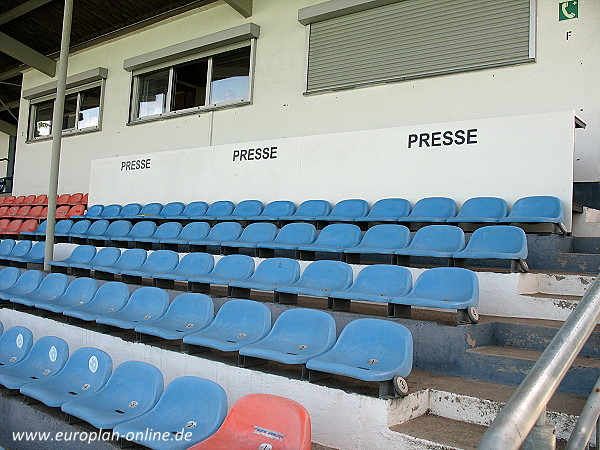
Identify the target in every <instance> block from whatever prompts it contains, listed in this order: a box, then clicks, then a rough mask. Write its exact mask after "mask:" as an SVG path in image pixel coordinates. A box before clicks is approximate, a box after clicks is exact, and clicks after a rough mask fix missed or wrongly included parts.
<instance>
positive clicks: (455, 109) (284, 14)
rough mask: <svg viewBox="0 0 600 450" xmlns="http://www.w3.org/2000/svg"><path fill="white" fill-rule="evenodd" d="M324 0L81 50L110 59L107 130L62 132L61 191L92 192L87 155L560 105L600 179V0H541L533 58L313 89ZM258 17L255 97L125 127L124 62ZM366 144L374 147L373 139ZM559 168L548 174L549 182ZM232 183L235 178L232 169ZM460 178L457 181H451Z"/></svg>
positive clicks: (36, 161) (28, 170)
mask: <svg viewBox="0 0 600 450" xmlns="http://www.w3.org/2000/svg"><path fill="white" fill-rule="evenodd" d="M316 3H320V0H287V1H278V2H274V1H271V0H255V1H254V10H253V15H252V17H251V18H250V19H244V18H243V17H242V16H240V15H239V14H238V13H236V12H235V11H234V10H233V9H232V8H230V7H229V6H227V5H225V4H224V3H222V2H218V3H216V4H215V5H212V6H210V7H206V8H201V9H199V10H197V11H194V12H191V13H187V14H183V15H181V16H178V17H177V18H175V19H171V20H168V21H165V22H163V23H160V24H158V25H154V26H151V27H148V28H146V29H144V30H142V31H138V32H136V33H133V34H130V35H128V36H126V37H123V38H120V39H115V40H112V41H110V42H107V43H103V44H100V45H98V46H96V47H93V48H90V49H87V50H84V51H81V52H78V53H76V54H74V55H73V56H72V57H71V59H70V63H69V74H70V75H72V74H76V73H80V72H83V71H86V70H89V69H92V68H94V67H98V66H99V65H101V66H103V67H106V68H107V69H108V70H109V75H108V79H107V80H106V95H105V100H104V117H103V124H102V131H100V132H96V133H89V134H83V135H78V136H70V137H68V138H66V139H65V140H64V143H63V151H62V168H61V177H60V182H59V192H78V191H79V192H81V191H83V192H86V191H88V181H89V170H90V161H91V160H92V159H95V158H106V157H111V156H123V155H132V154H139V153H151V152H158V151H166V150H179V149H186V148H200V147H204V146H207V145H209V144H211V143H212V144H214V145H220V144H228V143H235V142H257V143H259V142H263V141H265V140H271V139H281V138H286V137H297V136H307V135H315V134H321V133H335V132H345V131H360V130H373V129H382V128H389V127H397V126H398V125H402V126H408V125H415V124H423V123H436V122H448V121H468V120H473V119H479V118H485V117H499V116H510V115H514V114H533V113H547V112H553V111H563V110H574V111H576V112H577V114H578V115H580V116H581V118H582V119H583V120H585V121H586V122H587V124H588V127H587V129H585V130H578V131H577V132H576V136H577V146H576V150H575V158H574V171H575V180H577V181H597V180H599V179H600V151H599V150H600V66H599V65H598V64H597V61H598V60H599V59H600V47H599V46H598V45H597V42H599V41H600V27H598V26H597V24H598V23H599V22H600V3H599V2H595V1H587V2H581V4H580V17H579V18H578V19H574V20H567V21H562V22H559V21H558V13H557V4H556V2H554V1H551V0H538V1H537V18H536V25H537V39H536V54H537V56H536V62H535V63H529V64H521V65H516V66H510V67H503V68H495V69H486V70H478V71H473V72H469V73H462V74H452V75H444V76H437V77H431V78H424V79H419V80H411V81H405V82H398V83H390V84H386V85H379V86H373V87H365V88H361V89H353V90H347V91H340V92H335V93H326V94H321V95H312V96H305V95H303V92H304V90H305V68H306V49H307V28H306V27H305V26H302V25H301V24H300V23H298V21H297V11H298V9H299V8H302V7H305V6H310V5H313V4H316ZM249 20H251V21H252V22H254V23H257V24H258V25H260V26H261V35H260V38H259V39H258V42H257V46H256V70H255V77H254V98H253V103H252V104H251V105H249V106H244V107H239V108H232V109H227V110H221V111H216V112H214V113H213V112H210V113H204V114H200V115H190V116H184V117H180V118H176V119H169V120H164V121H160V122H152V123H146V124H140V125H135V126H127V125H126V123H127V119H128V111H129V92H130V85H131V78H130V74H129V73H128V72H126V71H124V70H123V68H122V65H123V61H124V60H125V59H127V58H131V57H134V56H137V55H139V54H142V53H145V52H149V51H153V50H157V49H160V48H163V47H166V46H169V45H173V44H177V43H180V42H183V41H186V40H189V39H193V38H196V37H200V36H204V35H207V34H210V33H214V32H217V31H220V30H223V29H227V28H231V27H233V26H237V25H241V24H244V23H247V22H248V21H249ZM568 31H570V32H571V34H570V38H569V39H568V40H567V39H566V37H567V32H568ZM557 67H559V68H560V70H557ZM49 81H51V80H50V78H48V77H47V76H45V75H43V74H41V73H39V72H36V71H33V70H31V71H28V72H26V73H25V75H24V82H23V86H24V88H25V89H29V88H32V87H36V86H39V85H41V84H44V83H47V82H49ZM28 111H29V104H28V102H27V101H25V100H23V101H22V102H21V108H20V118H19V119H20V120H19V129H20V130H21V131H20V133H19V139H18V150H17V161H16V168H15V170H16V181H15V193H17V194H28V193H31V192H44V191H45V190H46V189H47V185H48V166H49V164H48V162H49V159H50V142H48V141H44V142H36V143H31V144H27V143H26V142H25V141H26V136H25V130H27V124H28V117H27V115H28ZM521 139H522V136H521V135H520V134H512V135H509V136H507V140H506V146H505V149H502V150H500V151H499V153H498V156H499V157H500V156H502V153H503V152H504V151H508V149H510V147H511V146H513V145H515V144H516V143H518V142H519V141H520V140H521ZM362 151H363V152H364V153H365V154H367V155H368V154H373V155H375V154H376V153H373V152H374V148H373V146H366V147H363V148H362ZM547 156H548V157H552V156H551V155H550V154H548V155H547ZM493 160H494V158H492V160H488V161H489V162H490V163H492V164H488V165H484V166H478V167H477V171H478V174H480V176H488V178H489V189H490V193H492V194H493V193H495V191H496V190H497V189H498V190H501V189H502V186H503V185H504V184H505V182H504V180H501V179H497V178H495V176H494V175H495V173H496V169H497V167H495V166H494V165H493ZM440 163H445V159H444V158H441V159H440ZM360 164H362V162H361V163H360ZM544 164H545V158H543V159H540V160H539V161H538V163H537V164H535V165H531V169H532V170H537V168H538V167H539V166H543V165H544ZM565 169H568V170H570V166H569V167H566V168H565ZM201 173H203V172H201ZM553 176H554V174H553V173H547V174H545V176H544V177H540V180H541V179H543V178H552V177H553ZM225 180H227V181H226V182H227V183H232V182H233V181H232V180H231V179H229V178H228V177H226V178H225ZM360 180H362V181H360V183H362V184H365V185H376V184H377V179H375V180H373V179H369V180H366V181H365V180H364V179H362V178H361V179H360ZM246 181H248V180H246ZM252 181H253V182H254V181H256V180H252ZM198 182H199V183H202V182H203V181H202V180H201V179H198ZM292 182H293V179H292ZM337 182H338V183H339V184H340V185H344V184H355V183H356V182H354V181H351V180H343V179H338V180H337ZM154 183H155V184H157V185H159V186H160V187H161V188H162V189H163V190H164V191H168V190H169V189H170V187H171V184H172V183H173V180H172V179H168V178H167V177H164V178H160V177H159V178H157V179H156V180H155V182H154ZM234 183H235V182H234ZM452 184H453V181H452V180H449V182H448V186H451V185H452ZM360 188H362V186H360V187H359V189H360Z"/></svg>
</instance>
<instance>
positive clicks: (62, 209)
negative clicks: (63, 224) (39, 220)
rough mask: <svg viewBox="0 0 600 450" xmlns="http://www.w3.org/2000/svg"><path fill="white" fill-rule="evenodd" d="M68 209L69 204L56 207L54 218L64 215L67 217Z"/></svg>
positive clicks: (63, 216)
mask: <svg viewBox="0 0 600 450" xmlns="http://www.w3.org/2000/svg"><path fill="white" fill-rule="evenodd" d="M69 209H70V207H69V205H64V206H59V207H58V208H56V218H57V219H58V218H61V219H64V218H65V217H67V214H68V213H69Z"/></svg>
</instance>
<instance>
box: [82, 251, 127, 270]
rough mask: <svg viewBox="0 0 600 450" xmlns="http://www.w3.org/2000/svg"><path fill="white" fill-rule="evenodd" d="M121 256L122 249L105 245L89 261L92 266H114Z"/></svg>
mask: <svg viewBox="0 0 600 450" xmlns="http://www.w3.org/2000/svg"><path fill="white" fill-rule="evenodd" d="M119 256H121V249H120V248H118V247H104V248H101V249H100V250H98V253H96V256H94V258H93V259H92V260H91V261H90V262H89V264H90V265H92V266H104V267H106V266H112V265H114V264H115V263H116V262H117V260H118V259H119Z"/></svg>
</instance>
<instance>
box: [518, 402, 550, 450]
mask: <svg viewBox="0 0 600 450" xmlns="http://www.w3.org/2000/svg"><path fill="white" fill-rule="evenodd" d="M555 448H556V427H555V426H554V425H548V423H547V422H546V408H544V409H543V410H542V412H541V414H540V416H539V417H538V420H537V422H536V423H535V425H534V426H533V428H532V429H531V431H530V432H529V434H528V435H527V437H526V438H525V441H524V442H523V450H554V449H555Z"/></svg>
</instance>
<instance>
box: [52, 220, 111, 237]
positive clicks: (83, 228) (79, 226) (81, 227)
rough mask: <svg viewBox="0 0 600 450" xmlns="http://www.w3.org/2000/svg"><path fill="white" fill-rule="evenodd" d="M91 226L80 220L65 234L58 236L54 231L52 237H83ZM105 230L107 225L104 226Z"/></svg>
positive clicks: (88, 222)
mask: <svg viewBox="0 0 600 450" xmlns="http://www.w3.org/2000/svg"><path fill="white" fill-rule="evenodd" d="M91 225H92V222H90V221H89V220H80V221H78V222H75V223H74V224H73V226H72V227H71V229H70V230H69V231H65V232H63V233H60V234H59V233H58V232H57V231H56V230H55V232H54V236H57V237H58V236H60V237H71V235H73V236H80V235H85V234H86V233H87V232H88V230H89V228H90V226H91ZM106 228H108V225H106Z"/></svg>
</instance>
